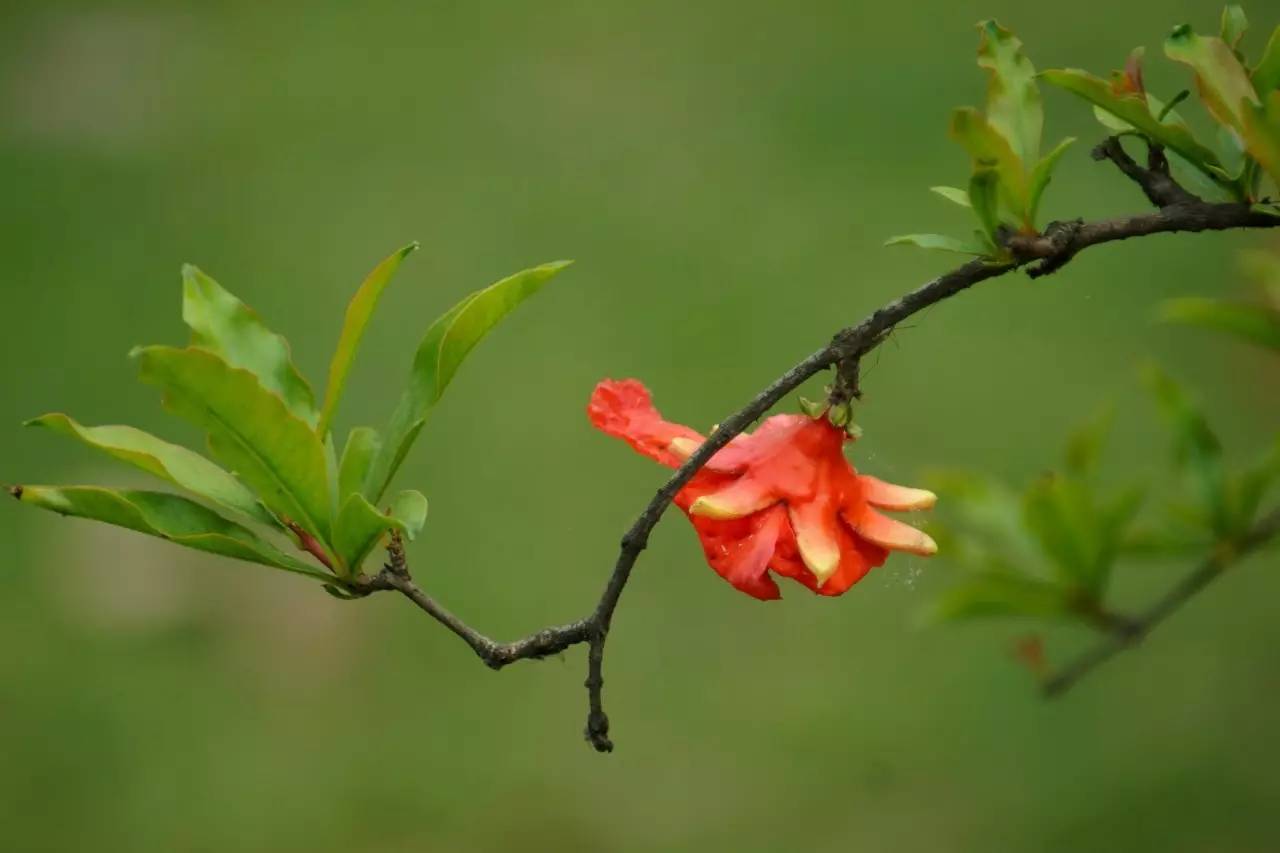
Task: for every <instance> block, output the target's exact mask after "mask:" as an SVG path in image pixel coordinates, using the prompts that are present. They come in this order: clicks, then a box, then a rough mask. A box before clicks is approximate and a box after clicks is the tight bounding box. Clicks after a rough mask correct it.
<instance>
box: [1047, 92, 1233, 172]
mask: <svg viewBox="0 0 1280 853" xmlns="http://www.w3.org/2000/svg"><path fill="white" fill-rule="evenodd" d="M1040 77H1041V78H1042V79H1044V81H1045V82H1046V83H1050V84H1052V85H1054V86H1057V87H1058V88H1060V89H1065V90H1066V91H1068V92H1071V93H1073V94H1075V95H1079V96H1080V97H1082V98H1084V99H1085V100H1086V101H1089V102H1090V103H1091V104H1094V105H1095V106H1098V107H1101V108H1102V109H1104V110H1106V111H1107V112H1109V113H1111V114H1112V115H1114V116H1116V117H1117V118H1119V119H1120V120H1122V121H1124V122H1125V123H1127V124H1128V125H1130V126H1131V127H1133V128H1134V129H1135V130H1137V131H1138V132H1139V133H1141V134H1143V135H1144V136H1146V137H1147V138H1148V139H1150V140H1151V141H1153V142H1155V143H1157V144H1159V145H1163V146H1164V147H1166V148H1168V149H1169V150H1171V151H1176V152H1177V153H1178V154H1180V155H1182V157H1183V159H1185V160H1186V161H1187V162H1188V163H1190V164H1192V165H1193V166H1195V167H1196V168H1198V169H1200V170H1201V171H1203V172H1204V173H1205V175H1207V176H1208V177H1209V178H1211V179H1213V180H1214V181H1215V182H1219V183H1222V182H1225V176H1224V174H1223V172H1222V164H1221V163H1220V162H1219V161H1218V157H1217V155H1216V154H1214V153H1213V151H1212V150H1210V149H1209V148H1206V147H1205V146H1203V145H1201V144H1200V143H1198V142H1196V140H1195V138H1194V137H1193V136H1192V135H1191V132H1190V131H1189V130H1187V128H1186V127H1183V126H1181V125H1180V124H1176V123H1172V124H1171V123H1166V122H1160V121H1157V120H1156V117H1155V116H1154V115H1153V114H1152V112H1151V108H1150V106H1149V105H1148V102H1147V101H1148V99H1147V98H1146V97H1144V96H1143V95H1141V94H1138V93H1133V94H1123V95H1121V94H1116V92H1115V91H1114V90H1112V88H1111V85H1110V84H1109V83H1107V81H1105V80H1103V79H1101V78H1099V77H1095V76H1094V75H1092V74H1090V73H1088V72H1087V71H1081V70H1079V69H1077V68H1064V69H1056V70H1051V71H1043V72H1041V73H1040Z"/></svg>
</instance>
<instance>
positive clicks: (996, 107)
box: [978, 21, 1044, 169]
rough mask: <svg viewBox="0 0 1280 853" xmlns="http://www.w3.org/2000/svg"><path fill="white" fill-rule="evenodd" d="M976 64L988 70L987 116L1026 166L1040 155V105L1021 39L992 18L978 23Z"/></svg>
mask: <svg viewBox="0 0 1280 853" xmlns="http://www.w3.org/2000/svg"><path fill="white" fill-rule="evenodd" d="M978 30H979V31H980V32H981V33H982V38H981V41H980V43H979V45H978V65H979V66H980V67H982V68H985V69H986V70H987V71H989V72H991V79H990V81H989V82H988V84H987V120H988V121H989V122H990V123H991V126H992V127H994V128H995V129H996V131H997V132H998V133H999V134H1000V135H1001V136H1003V137H1004V138H1005V140H1006V141H1008V143H1009V147H1010V148H1012V149H1013V153H1014V154H1015V155H1016V156H1017V157H1018V159H1019V160H1020V161H1021V162H1022V163H1023V164H1024V165H1023V169H1026V168H1027V167H1028V165H1029V164H1031V163H1034V162H1035V161H1036V160H1037V159H1039V157H1040V134H1041V131H1042V129H1043V127H1044V108H1043V106H1042V105H1041V102H1040V90H1039V88H1038V87H1037V86H1036V69H1035V68H1034V67H1033V66H1032V64H1031V61H1030V60H1029V59H1027V56H1026V53H1024V52H1023V49H1022V42H1021V41H1019V40H1018V38H1017V37H1016V36H1014V34H1013V33H1011V32H1009V31H1008V30H1006V29H1005V28H1004V27H1001V26H1000V25H999V24H998V23H996V22H995V21H984V22H982V23H981V24H979V25H978Z"/></svg>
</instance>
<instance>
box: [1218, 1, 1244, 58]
mask: <svg viewBox="0 0 1280 853" xmlns="http://www.w3.org/2000/svg"><path fill="white" fill-rule="evenodd" d="M1248 29H1249V19H1248V18H1246V17H1245V14H1244V9H1242V8H1240V7H1239V6H1237V5H1235V4H1234V3H1233V4H1231V5H1230V6H1227V7H1226V8H1224V9H1223V10H1222V40H1223V41H1224V42H1226V43H1227V44H1228V45H1229V46H1230V47H1231V49H1232V50H1235V49H1236V48H1238V47H1239V46H1240V39H1242V38H1244V34H1245V31H1246V30H1248Z"/></svg>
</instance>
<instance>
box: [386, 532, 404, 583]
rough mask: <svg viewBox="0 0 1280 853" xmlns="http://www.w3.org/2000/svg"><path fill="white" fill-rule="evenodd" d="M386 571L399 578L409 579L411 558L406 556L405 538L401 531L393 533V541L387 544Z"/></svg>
mask: <svg viewBox="0 0 1280 853" xmlns="http://www.w3.org/2000/svg"><path fill="white" fill-rule="evenodd" d="M386 570H387V571H388V572H390V573H391V574H393V575H396V576H397V577H401V578H407V577H409V558H408V557H407V556H406V555H405V552H404V536H403V535H402V534H401V533H400V531H399V530H394V529H393V530H392V531H391V541H389V542H388V543H387V565H386Z"/></svg>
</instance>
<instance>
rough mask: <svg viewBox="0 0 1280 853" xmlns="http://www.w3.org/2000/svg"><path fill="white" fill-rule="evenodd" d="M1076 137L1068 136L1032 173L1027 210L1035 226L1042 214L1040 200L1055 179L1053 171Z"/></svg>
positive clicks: (1042, 159) (1045, 156)
mask: <svg viewBox="0 0 1280 853" xmlns="http://www.w3.org/2000/svg"><path fill="white" fill-rule="evenodd" d="M1075 141H1076V140H1075V137H1074V136H1068V137H1067V138H1066V139H1064V140H1062V141H1061V142H1059V143H1058V145H1057V147H1055V148H1054V149H1053V150H1052V151H1050V152H1049V153H1048V154H1046V155H1044V157H1043V158H1041V160H1040V162H1039V163H1037V164H1036V167H1035V169H1033V170H1032V172H1031V186H1030V187H1029V188H1028V190H1027V192H1028V196H1029V197H1028V199H1027V210H1028V217H1029V218H1030V220H1031V223H1032V224H1033V225H1034V224H1035V222H1036V216H1037V215H1038V214H1039V212H1040V199H1041V198H1042V197H1043V196H1044V191H1045V188H1046V187H1048V186H1049V181H1050V180H1051V179H1052V178H1053V170H1054V169H1056V168H1057V166H1058V161H1059V160H1060V159H1062V155H1063V154H1064V153H1066V150H1067V149H1068V148H1070V147H1071V145H1072V144H1073V143H1074V142H1075Z"/></svg>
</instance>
